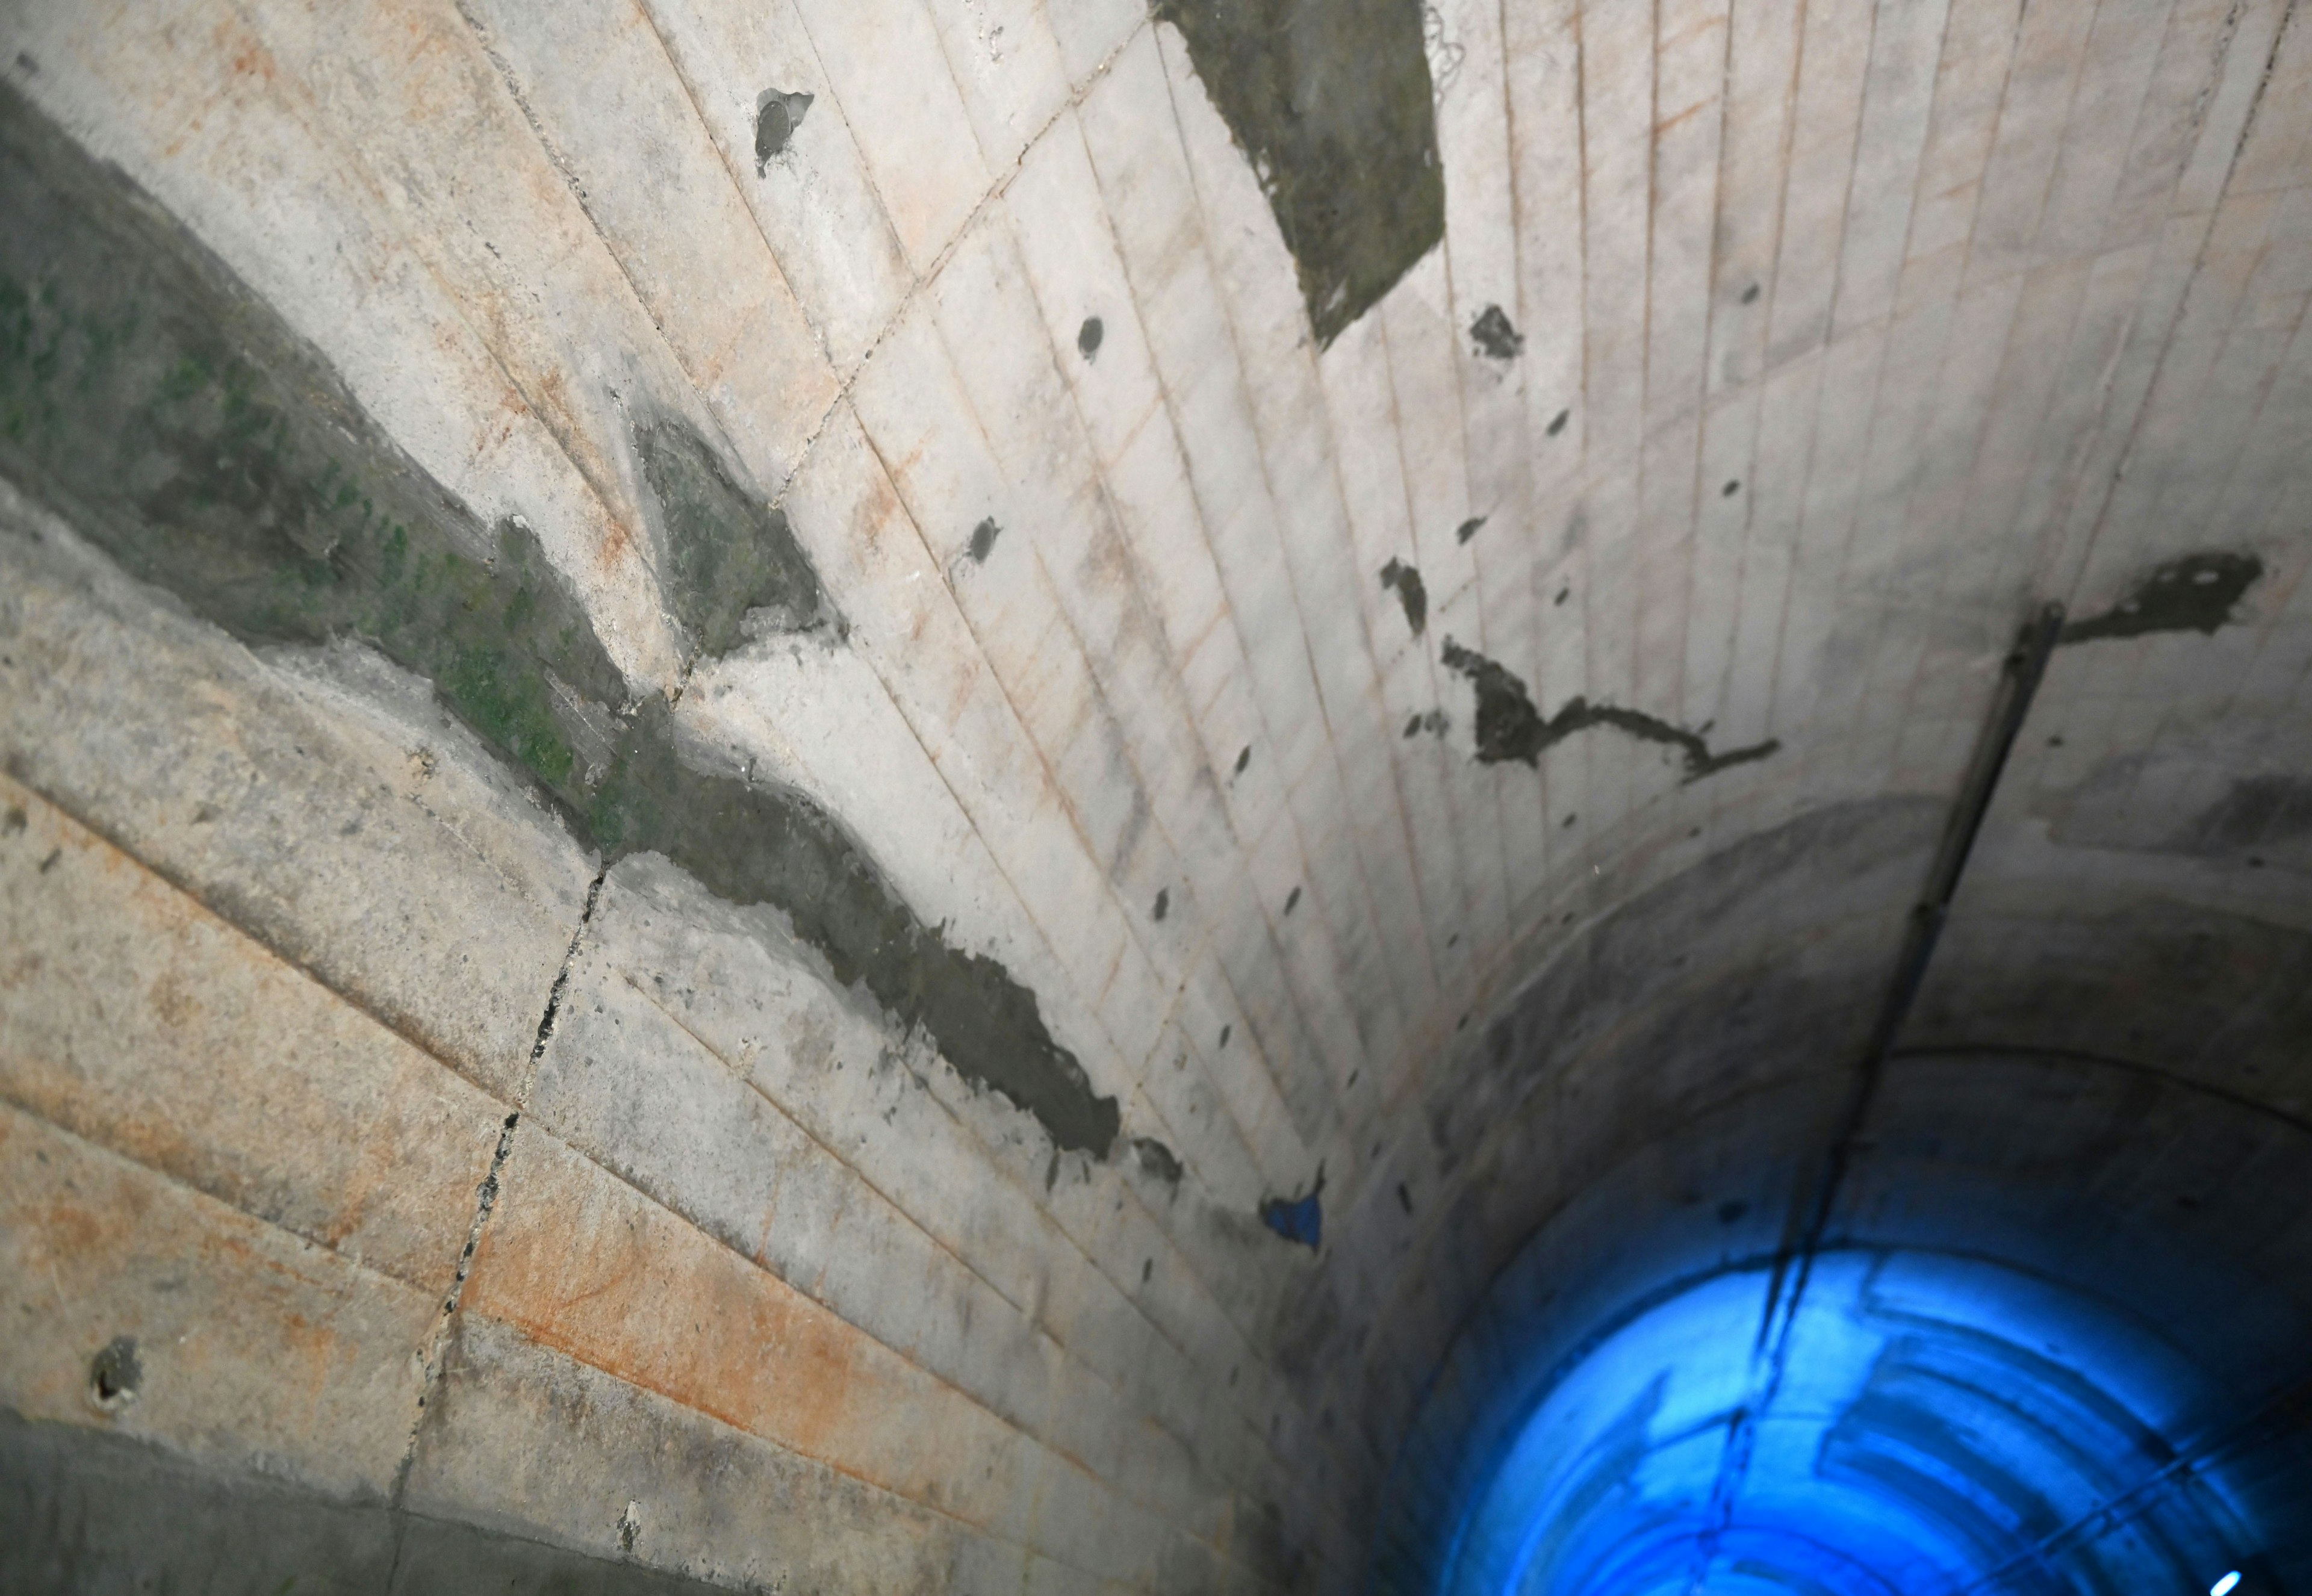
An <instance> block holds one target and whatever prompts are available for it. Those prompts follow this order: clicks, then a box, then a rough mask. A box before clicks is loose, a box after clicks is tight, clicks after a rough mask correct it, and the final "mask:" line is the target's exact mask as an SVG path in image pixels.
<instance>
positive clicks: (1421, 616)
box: [1380, 559, 1429, 637]
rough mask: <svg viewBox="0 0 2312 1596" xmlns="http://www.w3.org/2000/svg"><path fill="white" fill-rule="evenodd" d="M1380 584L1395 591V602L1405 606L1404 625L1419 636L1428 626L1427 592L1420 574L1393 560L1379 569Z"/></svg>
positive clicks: (1410, 567) (1412, 568)
mask: <svg viewBox="0 0 2312 1596" xmlns="http://www.w3.org/2000/svg"><path fill="white" fill-rule="evenodd" d="M1380 584H1381V586H1383V587H1391V588H1395V589H1396V590H1397V602H1399V603H1401V604H1403V605H1404V606H1405V624H1406V626H1409V627H1412V628H1413V635H1414V636H1416V637H1418V636H1421V634H1422V631H1423V628H1424V627H1427V626H1428V625H1429V590H1428V589H1427V588H1425V587H1423V585H1422V584H1421V573H1420V572H1419V571H1417V570H1415V569H1414V567H1413V566H1408V565H1406V563H1405V562H1404V561H1403V560H1397V559H1393V560H1391V561H1389V562H1388V564H1387V565H1385V566H1382V567H1381V568H1380Z"/></svg>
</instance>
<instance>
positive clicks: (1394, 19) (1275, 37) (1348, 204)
mask: <svg viewBox="0 0 2312 1596" xmlns="http://www.w3.org/2000/svg"><path fill="white" fill-rule="evenodd" d="M1154 13H1155V16H1156V19H1157V20H1158V21H1159V22H1170V23H1172V24H1173V25H1174V26H1176V27H1178V29H1179V30H1180V32H1181V34H1182V36H1183V37H1185V38H1186V39H1187V41H1188V58H1189V60H1190V61H1191V62H1192V63H1193V64H1194V65H1195V69H1196V75H1197V76H1198V77H1199V78H1201V79H1202V80H1203V81H1204V88H1205V90H1206V92H1209V93H1210V94H1211V95H1212V97H1213V104H1214V105H1216V106H1217V107H1219V109H1220V113H1221V115H1222V118H1225V119H1226V120H1227V122H1228V125H1229V130H1230V132H1231V133H1233V134H1234V135H1235V136H1236V142H1237V143H1238V145H1240V146H1241V147H1242V148H1243V150H1244V152H1245V154H1246V156H1247V157H1248V159H1249V160H1250V161H1251V162H1252V169H1253V171H1255V172H1256V173H1257V174H1258V176H1259V178H1260V181H1261V186H1262V187H1263V188H1264V189H1266V190H1267V193H1268V204H1269V208H1270V209H1271V210H1273V211H1274V213H1275V215H1276V225H1277V228H1278V230H1279V231H1280V232H1283V235H1284V246H1285V248H1286V249H1288V250H1291V251H1292V259H1293V262H1294V264H1295V266H1296V267H1298V268H1299V272H1300V296H1301V299H1302V300H1303V302H1304V303H1306V304H1307V305H1308V308H1309V322H1310V324H1311V325H1312V326H1313V327H1314V328H1315V329H1316V333H1317V339H1318V343H1319V344H1320V345H1322V344H1330V343H1331V342H1332V341H1333V339H1334V338H1336V337H1338V336H1339V334H1340V332H1341V329H1344V328H1345V327H1347V326H1348V325H1349V324H1350V323H1351V322H1353V321H1354V320H1356V319H1357V318H1358V317H1359V316H1362V314H1364V312H1365V311H1366V310H1367V309H1368V308H1370V307H1371V305H1372V304H1373V303H1375V302H1376V301H1378V300H1379V298H1380V297H1381V296H1382V295H1383V294H1387V293H1388V291H1389V289H1390V288H1391V287H1393V286H1394V285H1396V283H1397V279H1398V278H1399V277H1402V276H1404V275H1405V273H1406V268H1407V267H1411V266H1412V265H1413V263H1414V261H1416V260H1418V259H1421V257H1422V256H1423V255H1425V254H1427V253H1428V252H1429V250H1430V249H1431V248H1432V247H1433V246H1434V245H1435V244H1436V243H1437V241H1439V240H1440V239H1441V238H1443V237H1444V236H1445V180H1444V172H1443V170H1442V168H1441V165H1440V163H1439V162H1438V158H1437V116H1436V107H1435V103H1434V101H1433V99H1432V90H1431V85H1430V79H1429V58H1428V56H1427V54H1426V53H1425V51H1424V50H1423V45H1422V37H1421V27H1422V13H1421V8H1420V7H1419V6H1418V5H1411V4H1405V0H1157V4H1156V5H1155V7H1154Z"/></svg>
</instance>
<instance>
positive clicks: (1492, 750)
mask: <svg viewBox="0 0 2312 1596" xmlns="http://www.w3.org/2000/svg"><path fill="white" fill-rule="evenodd" d="M1440 657H1441V659H1442V660H1443V661H1444V662H1445V666H1446V668H1447V669H1448V670H1450V671H1458V672H1459V673H1460V674H1462V675H1463V676H1466V677H1467V678H1468V679H1469V682H1470V685H1471V686H1472V687H1474V688H1476V694H1477V759H1478V761H1479V763H1481V764H1486V765H1497V764H1500V763H1502V761H1503V760H1507V759H1515V760H1517V761H1519V763H1521V764H1526V765H1536V766H1537V765H1539V764H1540V763H1541V756H1542V754H1543V753H1544V752H1545V751H1546V750H1549V749H1551V748H1554V747H1555V746H1556V745H1557V744H1558V743H1561V742H1563V741H1565V740H1566V739H1567V738H1569V737H1571V736H1572V735H1573V734H1574V733H1575V732H1587V731H1589V730H1590V729H1592V728H1593V727H1598V726H1610V727H1612V728H1613V729H1614V730H1615V731H1616V732H1625V733H1627V734H1628V735H1629V736H1632V737H1635V738H1637V739H1639V740H1640V741H1645V742H1660V743H1664V744H1667V745H1668V746H1669V747H1671V748H1674V749H1677V750H1678V751H1679V752H1680V753H1682V754H1684V755H1685V756H1686V780H1687V781H1690V782H1695V781H1700V780H1701V779H1702V778H1703V776H1715V775H1716V774H1717V773H1718V772H1719V771H1721V770H1723V769H1725V768H1726V767H1729V766H1730V765H1747V764H1748V763H1749V762H1750V761H1752V760H1754V759H1765V758H1766V757H1767V756H1768V755H1770V754H1772V753H1773V752H1775V751H1776V750H1779V749H1780V748H1781V747H1782V743H1781V741H1779V740H1778V739H1775V738H1771V737H1770V738H1768V739H1767V740H1766V741H1764V742H1759V743H1753V744H1752V745H1751V746H1749V747H1748V748H1738V749H1729V750H1727V751H1726V752H1724V753H1722V754H1714V753H1712V752H1711V751H1710V745H1709V743H1707V742H1705V741H1703V738H1702V735H1701V733H1700V732H1689V731H1687V730H1686V728H1685V727H1683V726H1677V725H1672V724H1671V723H1669V722H1668V721H1666V720H1663V719H1661V718H1660V716H1658V715H1647V714H1645V713H1644V712H1643V711H1642V710H1636V709H1624V708H1621V707H1620V706H1616V705H1612V704H1592V703H1590V702H1589V700H1588V699H1587V698H1579V697H1576V698H1568V699H1567V700H1566V701H1565V703H1564V705H1563V707H1561V708H1560V709H1559V710H1558V712H1557V713H1556V714H1555V715H1550V716H1548V717H1547V718H1546V719H1545V718H1544V717H1543V715H1542V713H1541V711H1539V710H1538V709H1536V708H1535V707H1534V704H1533V699H1532V697H1530V696H1529V695H1528V693H1527V692H1526V688H1525V683H1524V682H1523V681H1522V680H1519V678H1518V677H1517V676H1516V675H1515V674H1514V673H1513V672H1511V671H1509V670H1508V669H1507V668H1505V667H1503V666H1502V665H1499V664H1496V663H1495V662H1493V661H1492V660H1489V659H1487V658H1485V656H1484V655H1483V654H1481V653H1476V652H1475V651H1473V650H1470V649H1467V648H1463V647H1462V646H1461V645H1459V644H1458V643H1456V642H1454V641H1453V640H1452V639H1451V638H1450V637H1448V638H1447V639H1446V640H1445V652H1444V653H1443V654H1441V656H1440ZM1707 730H1709V728H1708V727H1706V726H1705V727H1704V728H1703V731H1707ZM1568 823H1569V824H1570V823H1571V822H1570V821H1569V822H1568Z"/></svg>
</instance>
